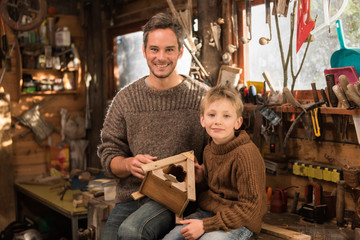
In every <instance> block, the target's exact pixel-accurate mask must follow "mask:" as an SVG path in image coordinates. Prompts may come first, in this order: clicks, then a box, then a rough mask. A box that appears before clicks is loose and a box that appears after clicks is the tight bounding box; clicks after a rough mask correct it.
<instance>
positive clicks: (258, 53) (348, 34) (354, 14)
mask: <svg viewBox="0 0 360 240" xmlns="http://www.w3.org/2000/svg"><path fill="white" fill-rule="evenodd" d="M344 1H345V3H346V2H348V4H347V5H346V8H345V11H344V12H343V13H342V14H341V15H340V17H339V19H341V21H342V27H343V31H344V38H345V43H346V46H347V47H354V48H359V45H360V22H359V21H358V16H359V15H358V13H359V12H360V0H335V1H334V0H331V4H330V6H331V11H330V18H331V17H332V16H335V15H336V14H337V11H338V10H339V9H341V7H342V4H343V3H344ZM324 2H326V3H328V1H324ZM293 4H294V1H291V2H290V6H289V8H288V14H287V17H284V16H281V17H279V23H280V32H281V38H282V43H283V47H284V54H285V56H287V51H288V47H289V35H290V13H291V12H292V9H293ZM325 5H326V4H324V3H323V1H320V0H313V1H311V17H312V18H313V19H315V17H316V15H318V18H317V22H316V25H315V30H314V31H316V27H319V28H320V27H321V26H323V27H322V28H321V29H320V30H318V31H316V32H315V34H314V39H315V40H314V41H313V42H311V44H310V47H309V50H308V53H307V55H306V58H305V62H304V65H303V67H302V69H301V72H300V74H299V76H298V78H297V79H296V82H295V88H294V89H298V90H299V89H302V90H306V89H311V82H315V83H316V86H317V87H318V89H320V88H325V86H326V82H325V76H324V70H325V69H329V68H331V64H330V58H331V55H332V54H333V53H334V52H335V51H337V50H339V49H340V45H339V39H338V35H337V31H336V26H335V21H332V22H331V28H330V32H329V26H328V25H326V24H325V21H324V14H326V12H325V11H327V10H326V9H324V6H325ZM326 6H328V5H326ZM344 6H345V5H344ZM271 9H272V6H271ZM295 11H297V8H296V9H295ZM252 16H253V17H252V30H253V31H252V40H251V41H250V43H249V44H250V45H249V55H250V56H249V58H250V78H251V80H252V81H264V78H263V76H262V73H263V72H265V71H266V72H268V73H269V74H270V76H271V79H272V81H273V84H274V86H275V88H276V89H277V90H280V89H282V87H283V82H284V78H283V68H282V63H281V57H280V50H279V43H278V38H277V33H276V27H275V17H274V15H272V16H271V20H272V22H271V31H272V40H271V41H270V42H269V44H267V45H260V44H259V38H261V37H267V38H268V37H269V27H268V25H267V24H266V23H265V17H255V16H265V6H264V5H259V6H256V7H253V8H252ZM296 22H297V17H296V16H295V32H294V37H293V40H294V42H293V46H294V47H293V56H295V57H294V59H293V60H294V61H293V62H294V71H295V73H296V72H297V71H298V69H299V66H300V63H301V60H302V57H303V55H304V52H305V48H306V43H304V44H303V45H302V47H301V49H300V50H299V52H298V53H296V47H295V46H296V28H297V26H296ZM288 69H289V71H288V84H287V86H288V87H289V88H290V86H291V84H292V78H291V73H290V67H289V68H288Z"/></svg>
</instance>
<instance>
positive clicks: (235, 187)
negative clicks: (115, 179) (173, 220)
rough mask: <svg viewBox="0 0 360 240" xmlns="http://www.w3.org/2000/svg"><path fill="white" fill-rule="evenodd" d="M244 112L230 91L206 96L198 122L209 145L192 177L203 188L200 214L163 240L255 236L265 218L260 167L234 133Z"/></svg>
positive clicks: (253, 150)
mask: <svg viewBox="0 0 360 240" xmlns="http://www.w3.org/2000/svg"><path fill="white" fill-rule="evenodd" d="M243 108H244V106H243V104H242V101H241V97H240V95H239V93H238V92H237V91H236V90H235V89H234V88H230V87H226V86H216V87H213V88H212V89H211V90H209V91H208V92H207V94H206V96H205V98H204V99H203V101H202V102H201V106H200V112H201V115H200V122H201V125H202V126H203V127H204V128H205V129H206V131H207V133H208V134H209V135H210V137H211V139H210V141H209V143H208V145H207V146H206V147H205V150H204V155H203V156H204V158H203V160H204V163H203V164H202V165H201V166H200V165H198V164H196V165H195V171H196V182H197V183H200V182H201V181H203V182H205V183H206V184H207V187H208V188H207V190H206V191H204V192H202V193H200V195H199V196H198V204H199V207H200V209H198V210H197V211H196V212H195V213H193V214H191V215H189V216H188V217H186V219H185V220H183V221H180V223H181V224H182V225H178V226H176V227H175V228H174V229H173V230H172V231H171V232H170V233H168V234H167V235H166V236H165V238H164V239H163V240H174V239H201V240H205V239H206V240H207V239H211V240H213V239H216V240H220V239H229V240H230V239H249V238H250V237H251V236H252V234H253V232H260V229H261V223H262V217H263V216H264V214H265V212H266V194H265V181H266V176H265V164H264V160H263V158H262V157H261V155H260V152H259V150H258V149H257V147H256V146H255V144H254V143H253V142H252V141H251V140H250V138H249V136H248V134H247V133H246V132H245V131H243V130H239V129H240V127H241V125H242V122H243V119H242V112H243Z"/></svg>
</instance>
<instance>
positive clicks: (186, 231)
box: [180, 219, 205, 240]
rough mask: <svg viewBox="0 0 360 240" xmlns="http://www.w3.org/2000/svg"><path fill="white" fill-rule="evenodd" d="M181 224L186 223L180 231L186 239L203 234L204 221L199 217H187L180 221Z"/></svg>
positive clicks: (193, 239) (192, 239)
mask: <svg viewBox="0 0 360 240" xmlns="http://www.w3.org/2000/svg"><path fill="white" fill-rule="evenodd" d="M180 223H181V224H188V225H187V226H185V227H183V228H182V229H181V230H180V232H181V234H182V235H183V237H184V238H185V239H186V240H195V239H198V238H199V237H201V235H203V234H204V232H205V231H204V223H203V221H202V220H199V219H187V220H183V221H180Z"/></svg>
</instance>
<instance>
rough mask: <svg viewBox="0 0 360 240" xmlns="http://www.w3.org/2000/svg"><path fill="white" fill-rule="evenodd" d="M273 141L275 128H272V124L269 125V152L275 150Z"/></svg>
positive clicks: (274, 139)
mask: <svg viewBox="0 0 360 240" xmlns="http://www.w3.org/2000/svg"><path fill="white" fill-rule="evenodd" d="M275 143H276V134H275V129H274V125H271V134H270V152H271V153H274V152H275Z"/></svg>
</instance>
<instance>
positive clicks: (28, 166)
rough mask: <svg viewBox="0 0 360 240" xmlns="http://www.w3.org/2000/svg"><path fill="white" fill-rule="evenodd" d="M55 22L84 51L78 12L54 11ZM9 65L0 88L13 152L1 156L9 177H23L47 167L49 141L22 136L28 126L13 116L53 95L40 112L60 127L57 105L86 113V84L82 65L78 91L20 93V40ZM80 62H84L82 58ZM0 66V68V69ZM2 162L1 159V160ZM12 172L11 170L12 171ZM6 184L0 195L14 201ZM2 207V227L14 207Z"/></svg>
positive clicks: (57, 136) (9, 31) (57, 135)
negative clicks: (7, 111)
mask: <svg viewBox="0 0 360 240" xmlns="http://www.w3.org/2000/svg"><path fill="white" fill-rule="evenodd" d="M57 17H58V18H59V19H58V22H57V23H56V27H63V26H67V27H68V28H69V30H70V32H71V41H72V42H73V43H75V45H76V47H77V50H78V52H79V54H80V59H81V56H83V51H84V41H85V39H84V30H83V29H82V28H81V26H80V20H79V17H78V16H72V15H57ZM7 37H8V42H9V46H11V44H12V43H13V42H14V41H17V40H16V36H15V34H14V31H12V29H10V28H8V27H7ZM11 63H12V68H11V72H7V73H6V74H5V77H4V80H3V83H2V85H1V86H2V88H3V89H2V91H4V92H5V93H8V94H9V95H10V103H11V106H10V108H11V117H12V125H13V128H12V129H11V130H10V133H11V136H12V141H13V144H12V149H13V151H12V155H10V156H7V157H6V159H4V155H1V161H4V160H6V161H7V162H10V163H12V168H13V171H11V170H10V169H8V170H9V171H7V172H6V173H7V174H8V176H9V178H10V177H12V179H14V178H15V180H16V179H22V178H29V177H33V176H37V175H39V174H45V173H46V171H47V169H46V161H45V160H46V147H45V146H46V145H47V144H48V141H47V140H44V141H43V142H42V145H43V146H40V145H39V144H37V143H36V141H35V138H34V135H33V133H29V134H27V135H25V136H24V137H21V136H20V134H21V133H23V132H24V131H25V130H27V128H25V127H23V126H21V125H20V124H17V120H16V119H15V118H14V116H20V115H21V114H22V113H23V112H24V111H26V110H28V109H29V108H30V107H32V104H33V102H39V101H41V100H45V101H48V100H50V99H51V98H52V97H56V99H55V100H54V101H53V102H51V103H49V104H47V105H46V106H44V107H43V108H41V110H40V112H41V114H42V117H43V118H44V120H45V121H46V122H48V123H51V124H52V125H53V126H54V127H55V128H56V129H58V130H59V131H60V130H61V123H60V119H61V115H60V109H61V108H65V109H67V110H68V113H69V114H70V115H71V114H75V113H79V114H80V115H82V116H84V113H85V106H86V104H85V93H86V91H85V84H84V81H83V80H82V79H83V78H82V72H81V68H80V70H79V73H78V78H77V81H78V82H77V86H78V88H77V91H76V93H73V94H55V95H22V94H21V93H20V78H21V76H22V73H21V68H22V66H21V56H20V49H19V44H16V47H15V49H14V52H13V54H12V56H11ZM81 63H82V64H83V62H81ZM2 70H3V69H1V71H2ZM49 140H50V141H51V143H52V144H53V145H56V144H58V143H60V142H61V135H60V133H56V132H54V133H52V135H51V136H50V139H49ZM1 165H3V162H2V163H1ZM12 172H13V174H12ZM6 186H13V182H11V181H10V182H9V181H0V195H1V196H4V195H7V196H10V197H11V198H12V201H8V203H9V202H10V203H14V201H13V194H11V193H9V191H7V188H6ZM3 209H11V212H12V214H10V215H9V214H8V215H7V216H4V217H5V220H4V221H5V222H0V229H3V228H4V227H5V226H6V225H7V224H9V223H10V222H11V221H12V220H14V215H15V210H14V208H13V206H12V207H10V206H9V204H0V212H2V210H3Z"/></svg>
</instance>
